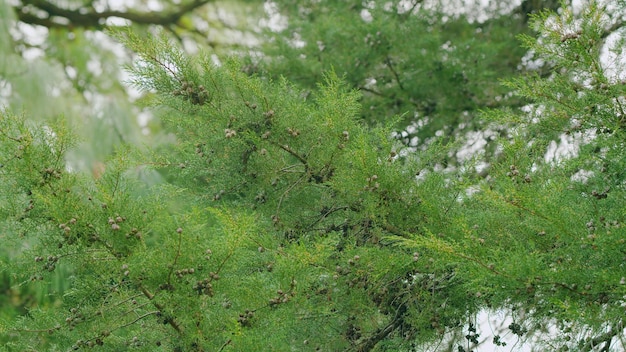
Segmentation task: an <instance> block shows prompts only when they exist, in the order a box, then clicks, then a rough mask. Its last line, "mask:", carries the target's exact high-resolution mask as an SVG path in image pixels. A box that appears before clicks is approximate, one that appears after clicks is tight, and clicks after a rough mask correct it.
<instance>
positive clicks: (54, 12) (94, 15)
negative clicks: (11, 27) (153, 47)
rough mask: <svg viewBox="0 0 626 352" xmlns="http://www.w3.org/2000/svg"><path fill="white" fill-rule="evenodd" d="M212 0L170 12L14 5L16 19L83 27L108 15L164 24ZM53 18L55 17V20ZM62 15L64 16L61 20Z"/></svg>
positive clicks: (40, 2)
mask: <svg viewBox="0 0 626 352" xmlns="http://www.w3.org/2000/svg"><path fill="white" fill-rule="evenodd" d="M211 1H212V0H193V1H190V2H188V3H187V4H183V5H180V6H178V7H177V8H176V9H174V10H173V11H171V12H155V11H148V12H135V11H114V10H108V11H102V12H97V11H96V10H95V9H93V8H91V9H90V10H89V11H85V10H86V9H88V8H87V7H82V8H80V9H74V10H72V9H67V8H63V7H60V6H57V5H56V4H53V3H51V2H50V1H46V0H22V3H23V4H24V6H21V7H18V8H17V11H16V12H17V15H18V18H19V19H20V21H22V22H25V23H31V24H38V25H42V26H46V27H66V28H72V27H85V28H97V29H100V28H103V27H106V24H105V22H106V20H107V19H108V18H111V17H118V18H123V19H127V20H129V21H132V22H134V23H137V24H157V25H163V26H167V25H170V24H174V23H176V22H178V20H179V19H180V18H181V17H183V16H184V15H185V14H187V13H189V12H191V11H193V10H195V9H196V8H199V7H201V6H203V5H206V4H207V3H209V2H211ZM41 11H43V12H45V13H46V14H47V16H39V15H37V14H36V13H37V12H41ZM55 18H56V19H57V20H55ZM63 19H65V20H63Z"/></svg>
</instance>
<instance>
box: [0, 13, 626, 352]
mask: <svg viewBox="0 0 626 352" xmlns="http://www.w3.org/2000/svg"><path fill="white" fill-rule="evenodd" d="M601 11H602V9H599V8H597V7H590V8H589V9H588V11H587V12H585V13H584V14H583V16H582V20H581V21H580V22H576V24H574V23H573V22H572V19H570V17H569V16H570V14H569V13H568V12H567V11H565V12H563V13H562V14H561V15H559V16H556V15H551V14H549V13H544V14H541V15H539V16H538V17H537V18H536V20H535V24H536V25H537V26H538V27H540V33H542V35H541V36H540V38H541V40H540V41H536V40H533V39H532V38H530V37H524V38H523V40H524V43H525V44H526V45H527V47H528V48H530V49H533V50H534V52H535V53H536V55H537V58H541V59H543V60H546V61H548V62H549V63H550V65H552V67H555V68H556V69H555V70H554V74H553V75H552V76H549V77H543V78H542V77H539V76H527V77H523V78H520V79H517V80H511V81H509V83H508V85H507V87H508V88H509V89H514V90H515V91H516V92H517V93H518V94H519V95H520V96H522V97H523V99H525V100H528V101H531V102H532V104H530V105H529V107H527V110H526V111H528V110H530V112H524V111H514V110H513V109H509V110H507V111H489V112H485V113H484V116H485V117H486V118H487V121H489V122H493V123H494V124H497V125H498V126H499V127H500V128H502V127H503V126H504V127H506V128H508V130H509V132H510V135H509V136H507V138H504V137H503V138H502V139H500V140H498V141H497V142H498V144H499V146H500V149H499V151H498V153H496V155H495V157H494V158H493V161H492V162H491V164H490V165H489V169H488V172H487V173H486V174H487V177H484V178H481V177H478V176H477V175H476V173H475V172H473V171H471V170H472V167H473V164H471V163H468V164H467V165H464V166H465V168H461V169H460V171H458V172H456V173H440V172H435V171H434V169H435V167H434V165H435V164H436V163H437V162H439V161H440V156H441V155H445V154H446V152H447V150H445V149H444V148H441V147H439V146H438V145H437V144H436V143H433V144H431V145H430V147H429V148H428V149H427V150H425V151H421V152H419V153H418V154H414V155H413V154H409V155H407V156H405V155H403V154H402V156H401V151H402V148H403V146H402V145H401V144H399V143H397V141H394V140H393V139H391V138H390V136H391V131H392V126H377V127H368V126H366V125H365V124H363V123H361V117H362V115H363V111H364V110H363V107H361V105H360V103H359V101H360V100H361V99H362V96H361V95H360V93H358V92H357V91H354V90H353V88H352V84H353V83H348V84H346V83H344V81H345V80H343V79H341V78H339V77H337V74H336V73H335V72H343V70H344V69H345V68H344V69H341V70H338V69H337V67H336V71H332V70H330V71H326V73H324V75H322V76H320V77H319V79H316V80H315V81H316V82H321V83H319V84H318V85H317V86H316V87H315V88H309V89H308V90H303V89H302V88H300V85H293V84H292V83H290V82H288V81H287V80H286V79H276V81H272V80H270V79H269V78H267V77H265V76H254V75H252V76H250V75H248V74H247V73H245V72H244V71H245V70H242V67H241V65H240V64H239V62H238V61H237V60H229V61H226V62H225V63H224V64H223V65H222V66H220V67H216V66H214V65H213V64H212V61H211V59H210V58H209V57H207V56H199V57H197V58H191V57H189V56H187V55H185V54H184V53H183V52H182V51H181V50H180V49H178V48H177V47H176V46H175V45H174V44H173V43H172V42H170V41H169V40H168V39H167V38H166V37H165V36H156V37H143V36H140V35H137V34H134V33H133V32H131V31H120V32H117V33H116V34H115V35H116V37H117V38H118V39H119V40H121V41H123V42H124V44H125V45H126V46H127V47H129V48H130V49H132V50H133V51H134V52H136V53H137V54H138V59H137V62H135V63H134V65H132V66H131V67H129V70H130V72H131V73H132V75H133V82H134V83H135V84H136V85H137V86H138V87H139V88H141V89H143V90H144V91H145V92H146V98H145V99H144V101H145V102H150V103H151V104H152V105H153V106H154V107H155V111H156V112H157V113H158V114H159V118H160V119H161V121H162V122H163V125H164V127H163V128H164V130H166V131H168V132H170V133H172V134H173V135H174V136H175V139H173V140H174V142H173V143H172V144H170V145H160V146H158V147H155V148H154V149H153V150H150V151H147V152H146V151H143V150H141V151H140V150H137V149H136V148H134V147H131V146H124V147H121V148H119V149H118V150H116V152H115V153H114V155H113V156H112V157H111V158H110V160H108V161H107V162H106V163H105V164H104V167H103V170H102V172H97V173H96V174H95V175H94V176H93V177H92V176H86V175H83V174H80V173H78V172H76V171H74V170H68V169H67V167H66V165H65V161H66V159H65V158H66V157H67V151H68V150H70V148H71V147H72V146H73V144H72V142H73V141H75V137H73V136H72V135H71V134H70V133H69V132H67V129H66V128H64V127H63V126H62V125H61V126H57V125H52V124H50V125H48V126H44V125H41V124H40V125H35V124H30V123H29V122H27V121H26V120H25V119H24V118H23V117H20V116H15V115H13V114H11V113H10V112H8V111H4V112H2V115H1V120H0V121H1V122H0V148H2V149H1V151H2V153H1V154H0V157H1V159H0V164H2V167H1V168H0V176H1V177H2V179H1V185H0V187H2V188H1V189H0V190H1V192H0V199H1V200H2V203H0V204H1V208H0V211H1V213H2V219H3V220H2V223H1V225H2V233H1V234H0V236H2V237H1V238H2V240H3V243H6V246H7V247H10V248H11V249H12V250H14V251H15V252H16V253H17V254H16V258H14V260H12V261H11V262H10V263H3V265H6V272H7V273H9V274H10V276H11V280H12V282H16V283H21V284H20V285H22V286H26V285H33V286H35V287H39V288H41V289H42V290H43V288H44V287H46V289H47V290H48V292H50V294H51V295H52V296H53V297H54V298H55V299H51V300H50V301H49V302H50V303H49V304H48V305H42V306H40V307H30V309H29V311H28V314H24V315H23V316H22V317H21V318H20V319H18V321H14V320H13V319H10V317H4V316H1V318H2V320H0V332H1V335H0V339H1V340H0V341H2V343H4V346H5V347H4V348H5V349H6V350H9V351H14V350H15V351H21V350H28V349H31V350H51V351H54V350H68V349H83V348H88V347H96V346H99V345H102V346H103V349H106V350H115V351H119V350H140V351H141V350H145V351H155V350H167V351H220V350H224V351H227V350H232V351H258V350H261V351H289V350H299V351H315V350H331V351H339V350H352V351H369V350H380V351H382V350H388V351H398V350H410V349H412V348H419V347H420V346H423V345H422V344H424V343H428V342H430V341H433V340H437V339H442V337H441V336H443V335H444V334H445V333H447V332H455V331H459V330H462V329H465V328H467V329H468V331H470V333H469V334H468V335H467V336H466V337H465V338H463V337H461V338H460V339H459V340H456V339H453V340H452V341H445V339H444V341H443V342H442V345H444V344H445V345H449V347H450V348H455V349H456V350H465V348H467V349H472V348H474V347H475V345H476V344H477V343H478V341H477V340H478V336H477V335H476V329H475V326H474V320H475V316H476V314H477V313H478V312H479V311H480V310H481V309H485V308H492V309H499V310H501V311H505V312H510V314H511V316H512V317H513V319H514V320H513V323H511V325H509V326H508V329H509V333H510V334H513V335H517V336H519V337H520V338H525V337H526V335H527V333H528V332H529V331H534V330H537V329H538V327H539V326H543V327H545V326H552V327H553V328H554V329H555V330H557V332H556V333H555V334H554V335H552V336H551V337H552V338H551V339H546V341H544V344H545V346H544V345H542V346H540V348H541V349H544V350H545V349H549V350H557V349H559V348H565V347H568V348H571V349H573V350H583V351H586V350H587V351H588V350H593V349H594V348H595V346H602V345H606V344H608V342H607V341H612V340H613V339H614V338H623V333H622V331H623V328H624V325H623V324H624V322H623V316H624V314H623V313H624V307H623V304H624V301H623V300H624V296H625V295H626V278H625V276H626V275H625V270H624V262H625V260H624V255H625V253H626V244H625V241H624V222H625V221H626V219H625V217H626V214H625V210H624V209H625V208H624V199H625V194H624V193H625V190H624V169H625V167H626V160H625V159H624V157H623V150H624V146H623V141H624V140H625V138H624V137H625V136H624V121H623V119H624V113H623V111H622V109H621V104H623V103H624V102H623V96H622V95H623V88H622V84H621V83H620V82H618V81H616V80H610V79H607V78H606V77H605V76H606V75H605V74H604V72H603V71H602V70H603V69H602V66H601V65H599V64H595V65H591V64H590V63H594V62H596V61H597V60H598V45H599V40H600V37H599V36H601V32H600V31H599V28H601V26H602V25H603V23H602V16H600V14H601ZM389 22H391V21H389ZM570 23H571V25H572V26H574V25H576V26H580V29H581V30H580V33H579V32H578V31H577V27H575V30H574V32H573V33H575V34H570V32H569V27H568V26H569V25H570ZM385 24H386V22H385V23H379V25H380V26H384V25H385ZM565 30H567V31H568V32H564V31H565ZM468 38H469V37H468ZM564 38H565V39H564ZM468 40H469V39H468ZM333 57H334V56H333ZM340 59H341V57H340V56H337V57H336V60H340ZM388 69H389V67H388V68H387V70H388ZM345 70H346V71H348V72H351V70H347V69H345ZM480 70H482V68H481V69H477V71H475V72H474V73H475V74H476V75H478V74H479V73H480ZM581 77H585V78H586V77H589V78H593V79H595V81H593V80H592V81H590V82H591V83H587V81H585V82H583V83H581ZM348 81H350V78H348ZM442 82H444V83H442V87H443V86H445V82H446V80H445V79H442ZM415 84H423V82H422V83H419V82H416V83H415ZM494 87H495V83H494ZM494 89H502V91H503V92H504V90H505V89H504V88H494ZM559 93H560V94H559ZM433 99H435V98H433ZM387 108H389V107H387ZM365 109H366V111H367V109H368V107H367V106H365ZM564 133H569V135H571V136H575V137H576V138H578V140H579V141H580V148H579V149H578V154H577V155H575V156H572V157H570V158H560V159H558V160H548V161H546V160H545V158H544V156H545V155H546V151H547V150H548V149H549V148H550V147H551V141H553V140H554V139H555V138H560V136H561V134H564ZM584 136H588V138H587V139H585V138H583V137H584ZM581 170H586V171H590V172H589V173H587V172H581ZM416 176H418V177H416ZM59 271H62V272H63V273H66V274H65V275H61V276H60V277H64V278H66V279H67V281H68V282H67V284H68V285H69V288H67V289H66V290H65V291H64V293H63V295H62V296H60V297H59V296H58V290H60V288H59V287H55V286H54V285H50V283H52V282H54V280H55V279H56V278H58V277H59V276H55V275H59ZM63 273H61V274H63ZM576 334H578V335H576ZM499 338H500V337H499V336H498V340H496V339H494V341H493V344H494V345H499V344H500V342H499V341H500V340H499ZM490 347H494V346H490Z"/></svg>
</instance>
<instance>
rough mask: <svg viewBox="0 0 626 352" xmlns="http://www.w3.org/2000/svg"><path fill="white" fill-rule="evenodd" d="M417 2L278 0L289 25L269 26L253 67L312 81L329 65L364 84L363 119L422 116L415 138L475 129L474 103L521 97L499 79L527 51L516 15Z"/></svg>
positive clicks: (423, 140)
mask: <svg viewBox="0 0 626 352" xmlns="http://www.w3.org/2000/svg"><path fill="white" fill-rule="evenodd" d="M409 3H411V4H413V5H412V6H409V5H408V4H409ZM420 3H422V2H420V1H414V2H404V3H402V2H383V1H370V2H368V3H367V4H366V3H362V2H359V1H304V2H302V1H300V2H298V3H297V4H295V3H292V2H289V1H278V4H279V8H280V10H282V11H283V13H285V14H286V15H287V16H288V19H289V27H288V28H287V29H286V30H284V31H283V32H280V33H270V34H269V35H270V37H271V38H272V40H270V41H269V43H268V44H266V46H267V49H266V50H265V52H266V53H267V55H269V56H270V57H271V60H265V61H263V62H261V63H259V64H258V65H256V66H254V67H252V68H250V70H255V71H258V72H259V73H260V74H262V75H266V76H270V77H277V76H281V75H283V76H285V77H287V78H288V79H289V80H290V81H292V82H294V83H296V84H298V85H300V86H301V87H304V88H305V89H308V88H309V87H313V86H314V84H315V82H317V81H319V80H320V79H321V76H322V74H323V72H325V71H327V70H331V69H332V70H334V71H336V72H337V73H338V74H341V75H344V79H345V80H346V82H347V84H348V85H349V86H350V87H353V88H358V89H359V90H361V91H362V93H363V97H362V105H363V109H362V110H361V112H360V116H361V117H362V118H363V119H365V120H366V121H367V122H369V123H374V124H376V123H378V122H379V121H381V120H385V119H389V118H392V117H393V116H396V115H401V116H403V117H404V119H403V123H402V125H401V126H399V127H406V125H409V124H415V125H416V126H419V127H418V128H417V131H415V132H413V133H412V135H411V137H418V138H419V140H418V143H416V144H418V145H420V146H421V145H424V144H427V143H428V142H429V140H430V139H431V138H432V137H433V136H434V135H435V133H436V132H437V131H441V132H443V133H442V134H443V135H444V136H446V138H451V137H453V136H456V135H457V134H459V135H463V134H464V133H466V132H467V131H473V130H476V129H477V128H479V126H480V124H479V122H478V119H477V118H476V115H477V113H478V111H479V110H480V109H485V108H494V107H498V106H515V105H517V104H520V101H519V98H518V97H511V96H507V95H506V93H507V90H506V89H505V88H504V87H502V86H501V85H500V84H499V83H498V79H504V78H508V77H512V75H514V74H516V73H517V66H518V64H519V60H520V59H521V57H522V56H523V55H524V50H523V49H522V48H520V47H519V45H518V43H517V42H516V40H515V39H514V38H515V35H516V34H518V33H522V32H525V31H527V29H526V27H525V26H524V25H523V24H522V21H521V17H515V16H513V17H512V16H511V15H510V14H507V15H497V14H494V16H493V18H491V19H489V20H487V21H485V22H484V23H476V22H474V21H472V20H470V19H468V18H467V17H466V16H449V15H447V14H446V13H444V12H443V11H442V10H441V9H439V8H438V7H436V6H432V7H428V6H426V5H424V4H420ZM442 4H443V5H444V6H446V2H443V3H442ZM448 6H449V4H448ZM466 6H470V5H467V4H466ZM483 11H487V10H486V9H485V10H483ZM364 13H367V14H368V15H365V16H364ZM368 17H369V19H368Z"/></svg>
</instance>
